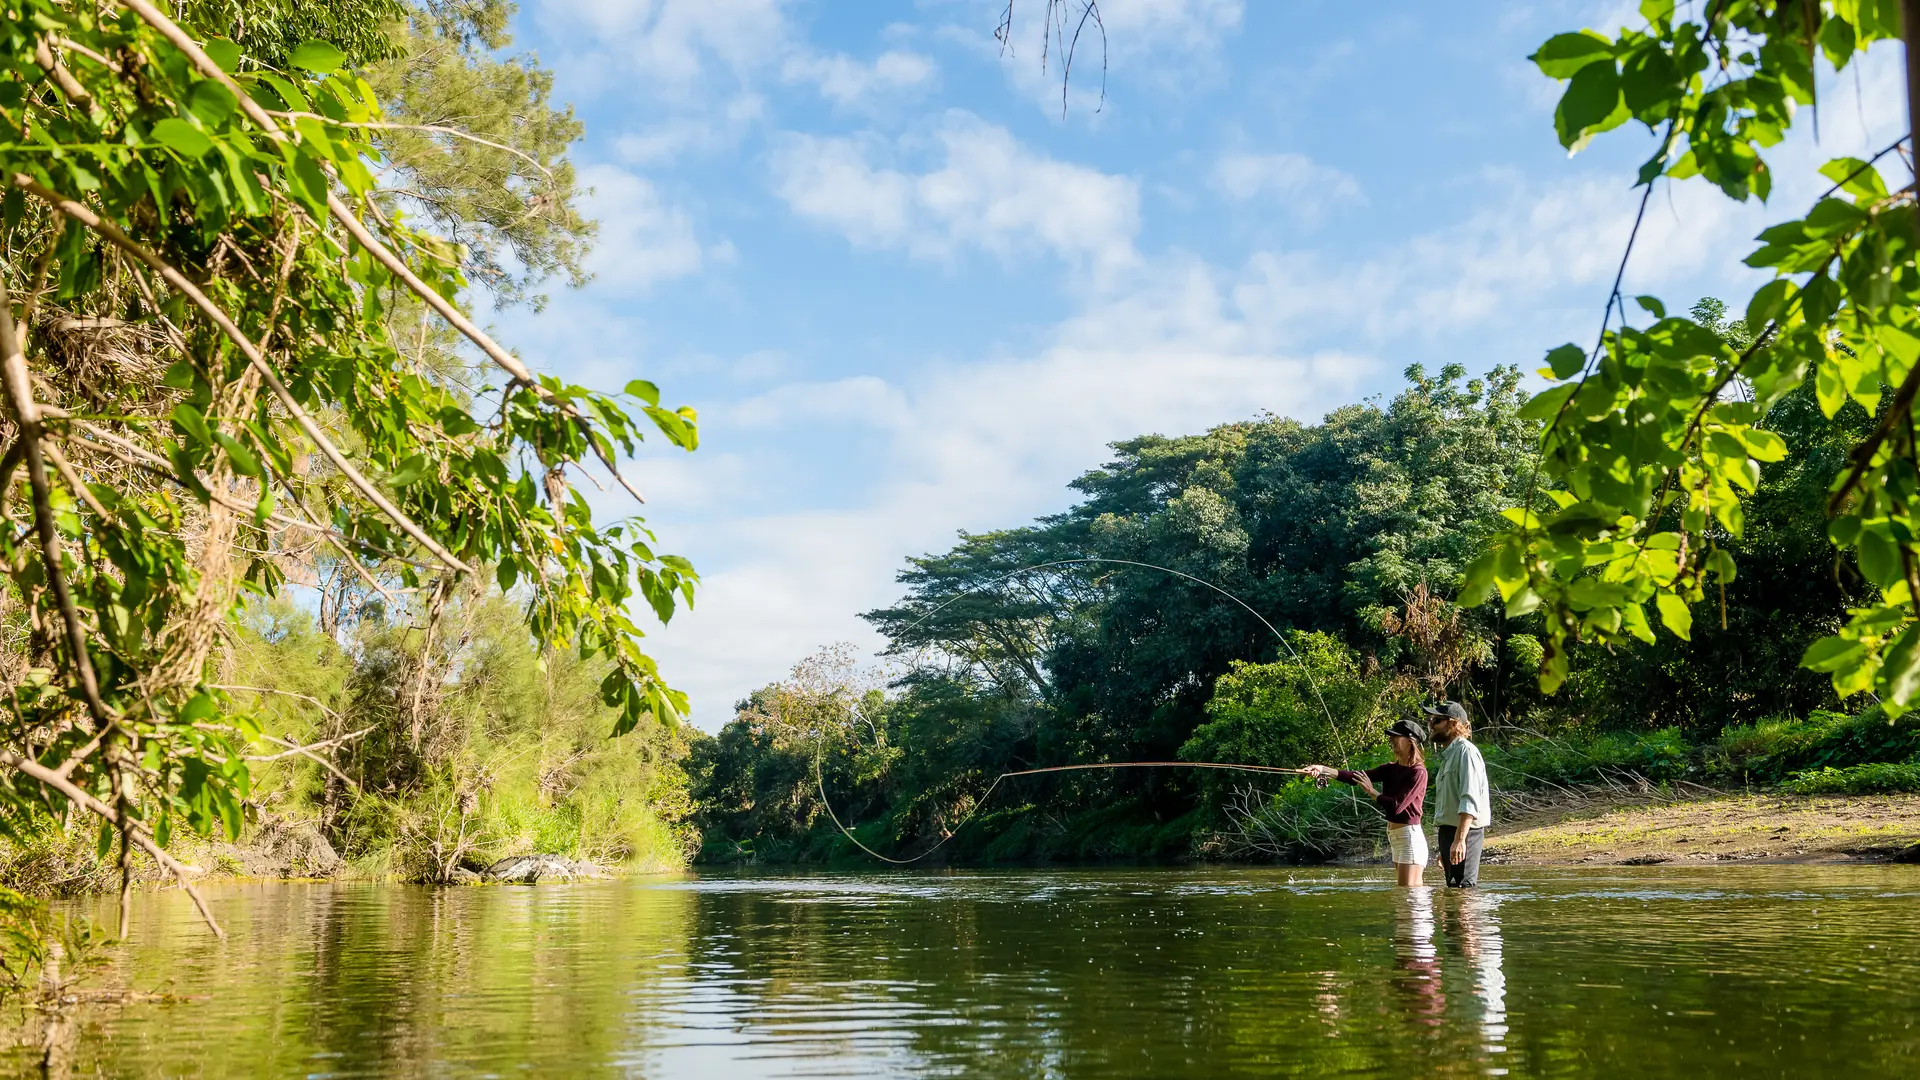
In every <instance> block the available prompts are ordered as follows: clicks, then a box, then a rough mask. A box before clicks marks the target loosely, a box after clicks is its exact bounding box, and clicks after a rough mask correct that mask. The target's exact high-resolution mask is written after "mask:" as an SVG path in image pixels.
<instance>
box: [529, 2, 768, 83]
mask: <svg viewBox="0 0 1920 1080" xmlns="http://www.w3.org/2000/svg"><path fill="white" fill-rule="evenodd" d="M785 6H786V5H785V4H784V3H783V0H546V2H545V3H543V4H542V5H541V7H540V10H539V17H540V18H541V20H542V21H543V22H545V23H547V24H549V25H550V26H551V27H552V29H553V31H554V32H553V35H552V36H553V38H554V40H556V41H572V42H577V43H579V44H581V45H584V46H585V48H584V49H583V50H582V51H581V52H580V53H579V54H577V55H576V56H574V57H572V58H571V63H569V64H567V65H562V69H563V70H566V69H572V70H568V74H569V75H571V76H573V77H576V78H583V79H584V80H585V81H586V82H587V83H588V85H589V86H591V87H592V88H594V89H597V90H600V91H603V92H604V91H608V90H616V89H621V88H626V89H628V90H631V88H632V87H634V86H635V85H636V84H638V85H642V86H645V87H647V88H649V89H651V90H653V91H654V92H656V93H659V94H662V95H663V96H667V97H673V98H683V99H684V98H691V97H695V96H698V95H699V94H701V93H702V92H703V91H704V90H706V89H707V87H708V85H709V80H710V79H712V78H713V77H714V76H715V75H717V74H721V73H728V74H731V75H733V76H735V77H738V76H740V75H742V74H743V73H746V72H749V71H751V70H753V69H755V68H758V67H762V66H764V65H766V64H768V63H769V62H771V61H772V60H773V59H775V58H776V57H778V56H779V55H780V54H781V53H782V52H783V51H784V49H785V48H786V47H787V43H788V41H789V38H790V34H791V28H790V27H789V25H788V23H787V18H786V11H785ZM583 69H584V70H583Z"/></svg>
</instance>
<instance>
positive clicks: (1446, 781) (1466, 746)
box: [1424, 701, 1493, 889]
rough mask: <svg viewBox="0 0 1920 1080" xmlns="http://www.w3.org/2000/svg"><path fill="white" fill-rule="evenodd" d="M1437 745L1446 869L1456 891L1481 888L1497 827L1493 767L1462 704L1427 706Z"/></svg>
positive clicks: (1438, 818)
mask: <svg viewBox="0 0 1920 1080" xmlns="http://www.w3.org/2000/svg"><path fill="white" fill-rule="evenodd" d="M1424 710H1425V712H1426V713H1427V715H1429V716H1431V717H1433V720H1432V728H1433V737H1434V741H1435V742H1437V743H1439V744H1440V746H1442V747H1443V748H1444V749H1442V750H1441V752H1440V765H1439V768H1438V769H1437V770H1436V771H1435V772H1434V796H1433V820H1434V822H1435V823H1436V824H1437V825H1439V827H1440V828H1439V830H1438V832H1439V835H1438V837H1437V838H1436V839H1438V840H1439V842H1440V865H1441V867H1442V868H1443V869H1445V871H1446V876H1447V885H1448V887H1450V888H1455V889H1461V888H1471V887H1473V886H1475V885H1478V884H1480V845H1481V842H1482V841H1483V840H1484V838H1485V836H1486V828H1487V826H1488V825H1489V824H1491V823H1492V821H1493V797H1492V796H1491V795H1490V794H1489V793H1488V791H1487V763H1486V762H1485V761H1484V760H1482V759H1481V757H1480V748H1479V747H1477V746H1475V745H1473V740H1472V738H1471V736H1472V735H1473V724H1472V722H1471V721H1469V720H1468V719H1467V710H1466V709H1465V708H1463V707H1462V706H1461V705H1460V703H1459V702H1457V701H1443V702H1441V703H1440V704H1438V705H1427V706H1424Z"/></svg>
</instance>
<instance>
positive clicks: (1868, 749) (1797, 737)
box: [1713, 706, 1920, 783]
mask: <svg viewBox="0 0 1920 1080" xmlns="http://www.w3.org/2000/svg"><path fill="white" fill-rule="evenodd" d="M1916 753H1920V725H1916V724H1915V723H1914V722H1913V721H1912V720H1911V719H1908V718H1902V719H1899V720H1893V721H1889V720H1888V719H1887V718H1886V716H1885V714H1883V713H1882V712H1881V711H1880V709H1879V708H1878V707H1877V706H1876V707H1871V708H1868V709H1865V710H1863V711H1861V712H1859V713H1857V714H1855V715H1853V716H1847V715H1845V714H1844V713H1836V712H1827V711H1825V710H1815V711H1814V712H1812V713H1809V714H1808V715H1807V717H1806V719H1804V720H1795V719H1785V718H1778V719H1769V720H1762V721H1760V722H1758V723H1755V724H1747V725H1741V726H1739V727H1730V728H1727V729H1726V730H1725V731H1723V732H1721V733H1720V738H1719V739H1718V740H1717V741H1716V742H1715V744H1714V747H1713V757H1714V761H1713V769H1714V772H1715V774H1716V776H1717V777H1718V778H1721V779H1725V780H1730V781H1737V782H1745V783H1755V782H1758V783H1778V782H1781V781H1785V780H1788V779H1789V778H1790V777H1794V776H1795V775H1796V774H1799V773H1805V772H1808V771H1811V770H1819V769H1823V768H1835V769H1844V768H1846V767H1848V766H1852V765H1867V764H1877V763H1890V762H1900V761H1906V760H1908V759H1910V758H1912V757H1913V756H1914V755H1915V754H1916Z"/></svg>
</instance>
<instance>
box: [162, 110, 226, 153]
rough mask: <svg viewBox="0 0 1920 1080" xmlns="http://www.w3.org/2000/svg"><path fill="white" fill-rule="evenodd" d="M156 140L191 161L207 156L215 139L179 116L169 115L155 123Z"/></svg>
mask: <svg viewBox="0 0 1920 1080" xmlns="http://www.w3.org/2000/svg"><path fill="white" fill-rule="evenodd" d="M153 137H154V140H155V141H157V142H159V143H160V145H162V146H164V147H166V148H167V149H169V150H172V151H173V152H175V153H177V154H180V155H182V156H183V157H186V158H187V159H188V160H190V161H198V160H199V159H200V158H202V157H205V156H206V153H207V151H209V150H211V149H213V140H212V139H209V138H207V135H206V132H204V131H201V130H200V129H199V128H197V127H194V126H193V125H192V124H189V123H187V122H186V121H185V120H181V119H179V118H178V117H173V116H169V117H167V118H166V119H165V120H162V121H160V122H159V123H157V124H155V125H153Z"/></svg>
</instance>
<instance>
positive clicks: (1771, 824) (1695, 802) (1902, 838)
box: [1486, 793, 1920, 866]
mask: <svg viewBox="0 0 1920 1080" xmlns="http://www.w3.org/2000/svg"><path fill="white" fill-rule="evenodd" d="M1486 860H1487V861H1488V862H1489V863H1493V864H1496V865H1513V866H1591V865H1620V866H1645V865H1652V864H1656V863H1676V864H1693V865H1702V864H1714V863H1724V862H1894V861H1900V862H1910V861H1920V795H1850V796H1823V795H1790V794H1778V793H1765V794H1743V795H1722V796H1712V797H1705V798H1698V799H1686V800H1681V801H1673V802H1660V803H1647V802H1636V803H1632V804H1628V805H1615V806H1611V807H1586V808H1583V809H1581V810H1577V811H1573V812H1555V811H1545V812H1542V813H1538V814H1534V815H1529V816H1527V817H1523V818H1520V819H1517V820H1515V821H1513V822H1512V823H1510V824H1506V825H1496V826H1495V828H1494V831H1493V833H1492V835H1490V836H1489V837H1488V838H1487V851H1486Z"/></svg>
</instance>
